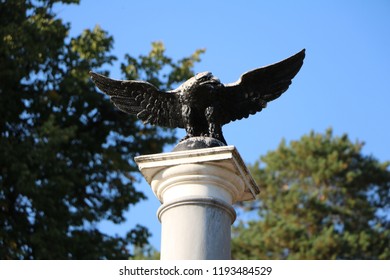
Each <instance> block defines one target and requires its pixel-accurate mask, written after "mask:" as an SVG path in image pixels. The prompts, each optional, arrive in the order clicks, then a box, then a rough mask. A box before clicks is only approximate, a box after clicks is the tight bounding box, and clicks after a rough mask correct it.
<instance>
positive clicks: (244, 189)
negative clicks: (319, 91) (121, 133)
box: [90, 50, 305, 260]
mask: <svg viewBox="0 0 390 280" xmlns="http://www.w3.org/2000/svg"><path fill="white" fill-rule="evenodd" d="M304 57H305V50H302V51H300V52H299V53H297V54H295V55H293V56H291V57H289V58H287V59H285V60H283V61H281V62H278V63H275V64H272V65H269V66H266V67H262V68H257V69H254V70H252V71H249V72H246V73H244V74H243V75H242V76H241V77H240V79H239V80H238V81H237V82H235V83H232V84H222V83H221V82H220V81H219V79H218V78H216V77H215V76H213V75H212V74H211V73H210V72H202V73H199V74H196V75H195V76H194V77H192V78H190V79H189V80H187V81H186V82H184V83H183V84H182V85H180V86H179V87H178V88H177V89H175V90H171V91H160V90H159V89H158V88H156V87H155V86H153V85H152V84H150V83H148V82H145V81H134V80H128V81H121V80H113V79H110V78H107V77H105V76H102V75H99V74H96V73H93V72H91V73H90V74H91V78H92V80H93V81H94V83H95V84H96V86H97V87H98V88H99V89H100V90H102V91H103V92H104V93H106V94H108V95H109V96H110V97H111V100H112V102H113V103H114V105H115V106H116V107H118V108H119V109H120V110H122V111H124V112H126V113H128V114H132V115H136V116H137V117H138V119H140V120H142V121H143V122H144V123H150V124H152V125H159V126H164V127H170V128H184V129H185V130H186V133H187V134H186V136H185V137H184V138H183V139H182V140H180V142H179V143H178V144H177V145H176V147H175V148H174V149H173V151H172V152H170V153H163V154H154V155H144V156H139V157H136V158H135V161H136V163H137V164H138V167H139V169H140V171H141V173H142V174H143V176H144V177H145V179H146V181H147V182H148V183H149V184H150V186H151V187H152V190H153V192H154V194H155V195H156V197H157V198H158V199H159V200H160V202H161V203H162V205H161V206H160V208H159V209H158V211H157V216H158V218H159V220H160V222H161V225H162V237H161V259H163V260H174V259H176V260H177V259H230V238H231V236H230V229H231V224H232V223H233V222H234V220H235V218H236V213H235V210H234V208H233V207H232V205H233V204H234V203H236V202H239V201H245V200H251V199H254V198H255V196H256V195H257V194H258V193H259V192H260V190H259V187H258V186H257V185H256V183H255V182H254V180H253V178H252V177H251V175H250V173H249V171H248V169H247V168H246V166H245V164H244V162H243V160H242V158H241V156H240V154H239V153H238V151H237V150H236V148H235V147H234V146H228V145H227V142H226V140H225V138H224V136H223V133H222V126H223V125H224V124H227V123H229V122H231V121H235V120H240V119H242V118H247V117H248V116H249V115H253V114H255V113H257V112H260V111H261V110H262V109H263V108H265V107H266V105H267V103H268V102H270V101H272V100H274V99H276V98H278V97H279V96H281V94H282V93H284V92H285V91H286V90H287V89H288V87H289V86H290V84H291V81H292V79H293V78H294V77H295V75H296V74H297V73H298V72H299V70H300V68H301V66H302V64H303V60H304Z"/></svg>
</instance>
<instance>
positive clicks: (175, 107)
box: [90, 72, 184, 128]
mask: <svg viewBox="0 0 390 280" xmlns="http://www.w3.org/2000/svg"><path fill="white" fill-rule="evenodd" d="M90 75H91V77H92V80H93V81H94V83H95V84H96V86H97V87H98V88H99V89H100V90H101V91H103V92H104V93H106V94H108V95H109V96H110V97H111V100H112V102H113V103H114V105H115V106H116V107H118V108H119V109H120V110H121V111H123V112H125V113H128V114H132V115H136V116H137V117H138V118H139V119H140V120H142V121H143V122H144V123H150V124H154V125H159V126H165V127H171V128H176V127H181V128H183V127H184V126H183V121H182V118H181V116H180V112H181V111H180V106H179V104H178V98H177V96H176V94H175V93H174V92H164V91H159V90H158V89H157V88H156V87H155V86H153V85H152V84H150V83H148V82H143V81H120V80H113V79H110V78H107V77H105V76H103V75H100V74H96V73H93V72H90Z"/></svg>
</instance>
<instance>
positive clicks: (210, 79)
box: [90, 49, 305, 145]
mask: <svg viewBox="0 0 390 280" xmlns="http://www.w3.org/2000/svg"><path fill="white" fill-rule="evenodd" d="M304 57H305V49H303V50H302V51H300V52H299V53H297V54H295V55H293V56H291V57H289V58H287V59H285V60H283V61H280V62H278V63H275V64H272V65H269V66H265V67H262V68H257V69H254V70H252V71H249V72H246V73H244V74H243V75H241V77H240V79H239V80H238V81H237V82H235V83H231V84H222V83H221V82H220V80H219V79H218V78H216V77H215V76H213V75H212V74H211V73H210V72H202V73H198V74H196V75H195V76H194V77H192V78H190V79H188V80H187V81H186V82H184V83H183V84H181V85H180V86H179V87H178V88H177V89H174V90H170V91H161V90H159V89H158V88H156V87H155V86H154V85H152V84H150V83H148V82H145V81H135V80H123V81H122V80H113V79H110V78H108V77H105V76H102V75H100V74H97V73H93V72H90V75H91V78H92V80H93V82H94V83H95V84H96V86H97V87H98V88H99V89H100V90H101V91H103V92H104V93H106V94H108V95H109V96H110V97H111V100H112V102H113V103H114V105H115V106H116V107H118V108H119V109H120V110H122V111H123V112H125V113H128V114H132V115H136V116H137V118H138V119H140V120H142V121H143V122H144V123H150V124H152V125H158V126H163V127H169V128H177V127H178V128H184V129H185V130H186V132H187V135H186V136H185V137H184V138H183V139H182V140H185V139H188V138H190V137H196V136H203V137H211V138H214V139H217V140H219V141H221V142H223V143H224V144H225V145H226V141H225V139H224V137H223V134H222V126H223V125H224V124H227V123H229V122H231V121H235V120H240V119H242V118H247V117H248V116H249V115H253V114H255V113H257V112H260V111H261V110H262V109H263V108H265V107H266V105H267V102H270V101H272V100H274V99H276V98H278V97H279V96H280V95H281V94H282V93H284V92H285V91H286V90H287V89H288V87H289V86H290V84H291V80H292V79H293V78H294V77H295V75H296V74H297V73H298V71H299V70H300V68H301V66H302V64H303V59H304Z"/></svg>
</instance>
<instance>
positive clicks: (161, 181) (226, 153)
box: [135, 146, 260, 204]
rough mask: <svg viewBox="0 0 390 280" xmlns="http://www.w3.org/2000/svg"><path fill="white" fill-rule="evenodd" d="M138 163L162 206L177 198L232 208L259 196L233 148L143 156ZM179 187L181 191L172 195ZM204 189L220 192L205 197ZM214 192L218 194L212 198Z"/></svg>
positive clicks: (208, 191)
mask: <svg viewBox="0 0 390 280" xmlns="http://www.w3.org/2000/svg"><path fill="white" fill-rule="evenodd" d="M135 162H136V163H137V164H138V167H139V169H140V171H141V173H142V175H143V176H144V177H145V179H146V181H147V182H148V183H149V184H150V185H151V187H152V190H153V192H154V194H155V195H156V197H157V198H158V199H159V200H160V202H161V203H166V202H169V201H171V200H176V199H177V198H178V197H185V196H208V197H216V198H219V199H223V200H225V201H226V202H227V203H231V204H233V203H235V202H239V201H246V200H252V199H254V198H255V196H256V195H257V194H258V193H259V192H260V190H259V187H258V186H257V185H256V183H255V181H254V180H253V178H252V176H251V175H250V173H249V170H248V169H247V167H246V165H245V164H244V161H243V160H242V158H241V156H240V154H239V153H238V151H237V149H236V148H235V147H234V146H223V147H214V148H205V149H196V150H188V151H179V152H170V153H161V154H153V155H144V156H139V157H136V158H135ZM178 185H180V190H179V189H178V188H175V191H174V192H173V191H171V189H172V188H173V187H174V186H178ZM194 185H196V186H197V187H194ZM205 185H206V186H210V185H212V186H218V188H217V189H218V190H217V189H215V190H213V188H210V187H207V191H206V192H207V193H204V192H203V191H204V189H203V188H202V186H205ZM186 186H187V187H186ZM214 191H215V192H218V194H215V195H213V192H214Z"/></svg>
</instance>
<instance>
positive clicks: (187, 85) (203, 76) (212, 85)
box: [177, 72, 223, 93]
mask: <svg viewBox="0 0 390 280" xmlns="http://www.w3.org/2000/svg"><path fill="white" fill-rule="evenodd" d="M221 86H223V84H222V83H221V82H220V80H219V79H218V78H217V77H215V76H213V74H212V73H211V72H201V73H198V74H196V75H195V76H193V77H192V78H190V79H188V80H187V81H185V82H184V83H183V84H181V85H180V87H178V89H177V90H179V91H180V92H181V93H192V92H195V91H197V90H199V89H204V88H206V89H208V90H210V91H212V90H213V89H216V88H219V87H221Z"/></svg>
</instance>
